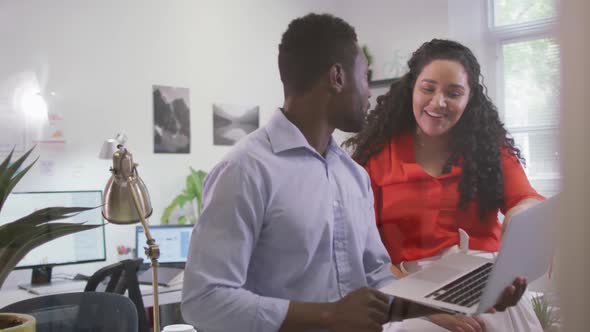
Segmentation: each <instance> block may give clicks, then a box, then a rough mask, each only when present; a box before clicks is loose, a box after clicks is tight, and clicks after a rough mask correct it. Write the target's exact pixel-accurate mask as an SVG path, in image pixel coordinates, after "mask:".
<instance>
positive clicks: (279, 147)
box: [266, 109, 344, 155]
mask: <svg viewBox="0 0 590 332" xmlns="http://www.w3.org/2000/svg"><path fill="white" fill-rule="evenodd" d="M266 132H267V133H268V138H269V139H270V144H271V146H272V151H273V152H274V153H280V152H283V151H287V150H291V149H296V148H307V149H309V150H311V151H313V152H316V153H317V151H315V149H314V148H312V147H311V146H310V145H309V143H308V142H307V139H306V138H305V136H303V133H302V132H301V130H299V128H297V126H295V125H294V124H293V123H292V122H291V121H289V119H287V117H286V116H285V114H283V111H281V110H280V109H277V110H276V111H275V112H274V114H273V115H272V117H271V119H270V121H269V122H268V124H267V125H266ZM328 150H330V151H332V152H334V153H336V154H338V155H341V154H342V153H344V151H342V149H340V147H339V146H338V145H337V144H336V142H335V141H334V138H333V137H330V143H329V144H328Z"/></svg>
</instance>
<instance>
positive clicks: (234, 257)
mask: <svg viewBox="0 0 590 332" xmlns="http://www.w3.org/2000/svg"><path fill="white" fill-rule="evenodd" d="M258 179H259V177H253V176H251V175H250V174H248V172H246V170H245V169H243V168H242V167H240V166H239V164H237V163H235V162H223V163H221V164H219V165H218V166H216V167H215V168H214V169H213V170H212V171H211V172H210V174H209V175H208V176H207V178H206V180H205V183H204V187H203V212H202V214H201V216H200V218H199V221H198V223H197V225H196V226H195V229H194V230H193V234H192V237H191V243H190V248H189V254H188V258H187V262H186V268H185V274H184V285H183V291H182V306H181V308H182V315H183V318H184V319H185V320H186V321H187V322H189V323H190V324H192V325H194V326H195V327H196V328H197V329H199V331H200V330H201V329H203V331H208V332H216V331H219V332H223V331H250V332H267V331H268V332H271V331H272V332H274V331H277V330H278V329H279V328H280V326H281V324H282V322H283V320H284V319H285V317H286V315H287V310H288V307H289V301H288V300H285V299H277V298H270V297H264V296H260V295H258V294H255V293H253V292H250V291H248V290H246V289H244V288H243V286H244V284H245V282H246V276H247V271H248V266H249V263H250V257H251V254H252V251H253V249H254V248H255V246H256V242H257V239H258V235H259V234H260V230H261V228H262V223H263V215H264V207H265V203H264V202H265V200H264V197H263V193H262V189H261V188H262V187H261V186H260V185H259V184H257V183H256V181H258Z"/></svg>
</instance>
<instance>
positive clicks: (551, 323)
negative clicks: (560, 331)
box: [531, 295, 559, 332]
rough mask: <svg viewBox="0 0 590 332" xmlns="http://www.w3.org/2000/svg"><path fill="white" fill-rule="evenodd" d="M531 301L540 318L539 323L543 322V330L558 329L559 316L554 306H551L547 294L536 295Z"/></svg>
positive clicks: (547, 331) (549, 331)
mask: <svg viewBox="0 0 590 332" xmlns="http://www.w3.org/2000/svg"><path fill="white" fill-rule="evenodd" d="M531 303H532V305H533V310H534V311H535V314H536V316H537V318H538V319H539V323H541V327H542V328H543V331H545V332H552V331H557V327H558V325H559V316H558V315H557V314H556V312H555V311H554V309H553V306H551V303H550V302H549V300H548V299H547V298H546V296H545V295H540V296H535V297H533V298H532V300H531Z"/></svg>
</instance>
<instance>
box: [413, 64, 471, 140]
mask: <svg viewBox="0 0 590 332" xmlns="http://www.w3.org/2000/svg"><path fill="white" fill-rule="evenodd" d="M468 82H469V81H468V76H467V71H465V68H464V67H463V65H461V64H460V63H459V62H456V61H451V60H434V61H432V62H430V63H429V64H428V65H426V66H424V68H423V69H422V72H421V73H420V74H419V75H418V78H417V79H416V84H415V85H414V90H413V93H412V108H413V112H414V117H415V118H416V123H417V124H418V127H419V128H420V130H421V131H422V133H423V134H425V135H428V136H432V137H434V136H441V135H445V134H447V133H448V132H449V130H451V128H453V126H455V124H456V123H457V122H458V121H459V119H460V118H461V116H462V115H463V112H464V111H465V107H466V106H467V102H469V95H470V89H469V84H468Z"/></svg>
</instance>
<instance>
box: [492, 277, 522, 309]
mask: <svg viewBox="0 0 590 332" xmlns="http://www.w3.org/2000/svg"><path fill="white" fill-rule="evenodd" d="M526 285H527V281H526V278H523V277H517V278H516V279H514V282H513V283H512V285H510V286H508V287H506V288H505V289H504V292H502V295H501V296H500V299H499V300H498V302H497V303H496V305H494V307H492V308H490V309H489V310H488V311H487V312H488V313H495V312H496V311H504V310H506V308H508V307H512V306H515V305H516V304H517V303H518V301H520V298H521V297H522V294H524V291H525V290H526Z"/></svg>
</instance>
